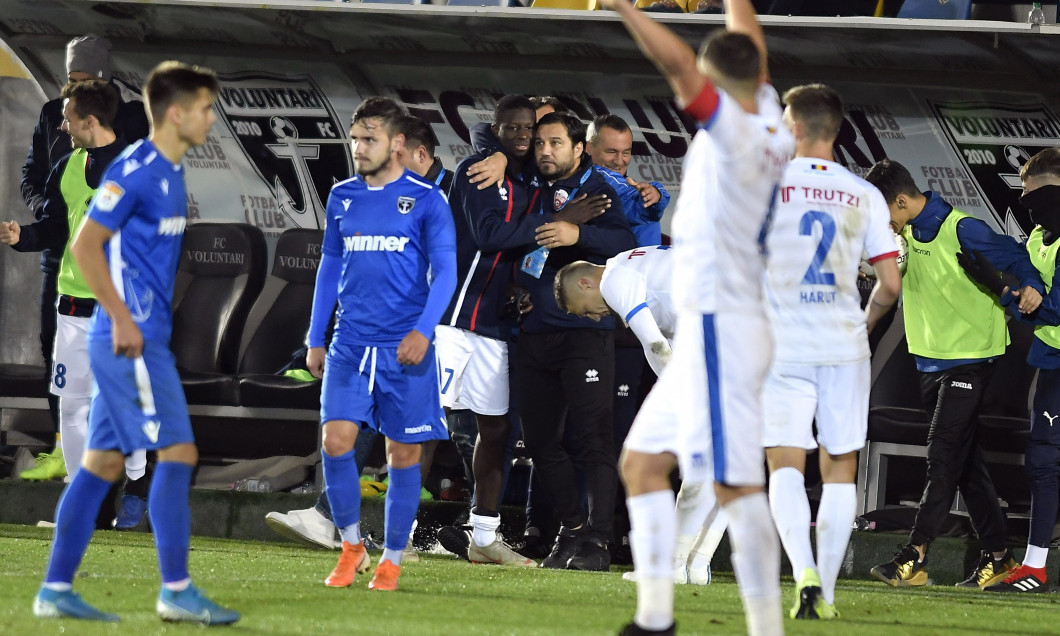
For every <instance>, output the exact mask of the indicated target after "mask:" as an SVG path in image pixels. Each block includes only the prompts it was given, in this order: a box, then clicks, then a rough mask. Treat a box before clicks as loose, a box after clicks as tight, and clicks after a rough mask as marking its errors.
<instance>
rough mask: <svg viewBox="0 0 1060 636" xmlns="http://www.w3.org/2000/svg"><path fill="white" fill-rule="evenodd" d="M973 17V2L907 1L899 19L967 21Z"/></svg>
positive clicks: (955, 0)
mask: <svg viewBox="0 0 1060 636" xmlns="http://www.w3.org/2000/svg"><path fill="white" fill-rule="evenodd" d="M971 16H972V0H905V2H903V3H902V8H901V9H899V10H898V17H899V18H921V19H929V20H967V19H969V18H970V17H971Z"/></svg>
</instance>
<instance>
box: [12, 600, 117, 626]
mask: <svg viewBox="0 0 1060 636" xmlns="http://www.w3.org/2000/svg"><path fill="white" fill-rule="evenodd" d="M33 615H34V616H36V617H37V618H72V619H74V620H79V621H98V622H101V623H117V622H118V621H119V620H121V619H120V618H119V617H118V615H116V614H103V615H101V616H77V615H74V614H68V613H66V612H64V611H62V610H61V609H59V606H58V605H56V604H55V603H51V602H48V601H42V600H40V599H37V598H34V599H33Z"/></svg>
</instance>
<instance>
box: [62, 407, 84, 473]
mask: <svg viewBox="0 0 1060 636" xmlns="http://www.w3.org/2000/svg"><path fill="white" fill-rule="evenodd" d="M91 403H92V398H91V397H90V396H85V397H83V398H81V397H76V398H74V397H63V398H60V399H59V445H60V446H62V449H63V461H64V462H65V463H66V474H67V475H69V476H70V479H71V480H72V479H73V478H74V475H76V474H77V470H78V468H80V467H81V456H82V455H84V453H85V438H86V437H88V407H89V405H90V404H91Z"/></svg>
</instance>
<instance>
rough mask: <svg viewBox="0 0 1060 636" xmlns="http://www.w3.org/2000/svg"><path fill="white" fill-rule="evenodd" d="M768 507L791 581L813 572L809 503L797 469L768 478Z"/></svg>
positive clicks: (804, 482)
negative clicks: (807, 570) (786, 561)
mask: <svg viewBox="0 0 1060 636" xmlns="http://www.w3.org/2000/svg"><path fill="white" fill-rule="evenodd" d="M769 507H770V509H771V511H772V513H773V523H775V524H776V526H777V532H778V533H780V541H781V543H783V544H784V552H786V553H787V555H788V561H790V562H791V571H792V573H793V574H794V575H795V577H796V578H798V577H799V576H801V575H802V573H803V572H804V571H806V568H813V569H816V567H815V565H814V562H813V548H812V547H811V546H810V502H809V500H808V499H807V498H806V481H805V479H804V478H803V476H802V473H800V472H799V471H798V469H796V468H791V467H787V468H781V469H779V470H777V471H775V472H773V473H772V474H771V475H770V476H769ZM851 521H853V520H851Z"/></svg>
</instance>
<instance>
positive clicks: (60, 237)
mask: <svg viewBox="0 0 1060 636" xmlns="http://www.w3.org/2000/svg"><path fill="white" fill-rule="evenodd" d="M128 145H129V144H128V142H126V141H125V140H124V139H123V138H121V137H118V138H117V139H116V140H115V141H114V143H111V144H108V145H106V146H100V147H99V148H89V149H88V162H87V163H86V164H85V181H86V182H87V183H88V185H89V187H91V188H98V187H99V183H100V181H102V179H103V173H104V171H106V169H107V166H109V165H110V163H111V162H112V161H114V158H115V157H117V156H118V155H119V154H121V151H123V150H125V148H126V147H127V146H128ZM72 154H73V153H70V152H67V154H66V155H65V156H63V157H62V158H61V159H59V161H58V162H56V164H55V167H54V168H53V169H52V171H51V174H50V175H48V180H47V183H46V185H45V186H44V200H43V203H42V204H41V206H40V212H39V213H38V215H37V218H38V221H37V222H36V223H31V224H29V225H23V226H22V227H21V228H20V234H19V237H18V243H15V244H14V245H12V246H11V247H13V248H15V249H16V250H17V251H19V252H40V251H43V250H54V252H55V254H56V256H57V257H59V258H61V257H62V254H63V250H64V249H65V248H66V243H67V241H69V240H70V220H69V216H68V214H67V207H66V199H64V198H63V193H62V189H61V185H62V180H63V173H64V172H66V165H67V163H68V162H69V161H70V157H71V155H72Z"/></svg>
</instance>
